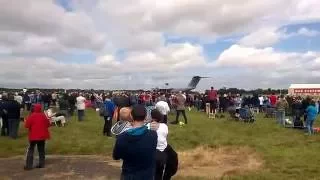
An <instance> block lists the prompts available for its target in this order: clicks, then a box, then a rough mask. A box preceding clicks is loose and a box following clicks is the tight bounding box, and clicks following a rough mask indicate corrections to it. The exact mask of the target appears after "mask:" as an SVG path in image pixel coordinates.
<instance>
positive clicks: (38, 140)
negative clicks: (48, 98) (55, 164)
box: [24, 104, 50, 170]
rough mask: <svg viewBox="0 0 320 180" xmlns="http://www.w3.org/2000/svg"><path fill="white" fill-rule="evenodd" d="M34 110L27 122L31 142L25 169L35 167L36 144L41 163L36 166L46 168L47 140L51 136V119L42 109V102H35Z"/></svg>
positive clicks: (26, 126)
mask: <svg viewBox="0 0 320 180" xmlns="http://www.w3.org/2000/svg"><path fill="white" fill-rule="evenodd" d="M33 110H34V111H33V112H32V113H31V115H30V116H29V117H28V118H27V120H26V122H25V128H28V129H29V133H28V136H29V143H30V145H29V147H28V151H27V161H26V166H25V167H24V169H25V170H31V169H32V168H33V154H34V148H35V146H36V145H37V148H38V152H39V164H38V165H37V166H36V167H37V168H44V164H45V141H46V140H47V139H49V138H50V134H49V127H50V121H49V119H48V118H47V116H46V115H45V114H44V113H43V112H42V111H41V104H35V105H34V109H33Z"/></svg>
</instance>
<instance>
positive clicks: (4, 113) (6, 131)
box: [0, 93, 10, 136]
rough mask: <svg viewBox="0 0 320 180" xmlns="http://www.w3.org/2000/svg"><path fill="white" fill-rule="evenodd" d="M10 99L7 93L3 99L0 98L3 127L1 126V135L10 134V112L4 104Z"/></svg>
mask: <svg viewBox="0 0 320 180" xmlns="http://www.w3.org/2000/svg"><path fill="white" fill-rule="evenodd" d="M7 101H8V96H7V94H5V93H4V94H3V95H2V99H1V100H0V115H1V118H2V127H1V136H9V133H10V132H9V124H8V113H7V111H6V110H5V109H4V105H5V104H6V103H7Z"/></svg>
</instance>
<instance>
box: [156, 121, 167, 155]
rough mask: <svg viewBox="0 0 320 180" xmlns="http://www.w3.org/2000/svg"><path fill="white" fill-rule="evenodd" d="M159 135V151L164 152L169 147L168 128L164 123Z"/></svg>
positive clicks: (160, 126) (158, 131) (161, 124)
mask: <svg viewBox="0 0 320 180" xmlns="http://www.w3.org/2000/svg"><path fill="white" fill-rule="evenodd" d="M157 134H158V143H157V150H159V151H161V152H163V151H164V150H165V149H166V148H167V145H168V143H167V136H168V126H167V125H166V124H164V123H159V128H158V130H157Z"/></svg>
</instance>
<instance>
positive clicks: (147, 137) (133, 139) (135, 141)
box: [113, 104, 158, 180]
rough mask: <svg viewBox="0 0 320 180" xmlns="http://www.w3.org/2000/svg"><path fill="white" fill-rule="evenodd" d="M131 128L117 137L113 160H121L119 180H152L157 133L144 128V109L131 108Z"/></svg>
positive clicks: (140, 107) (139, 107) (140, 106)
mask: <svg viewBox="0 0 320 180" xmlns="http://www.w3.org/2000/svg"><path fill="white" fill-rule="evenodd" d="M131 116H132V119H133V122H132V128H131V129H129V130H127V131H126V132H124V133H122V134H120V135H119V136H117V139H116V143H115V146H114V149H113V159H115V160H119V159H122V160H123V163H122V173H121V180H153V179H154V175H155V165H156V147H157V139H158V136H157V133H156V132H155V131H152V130H149V129H148V127H147V126H145V123H144V120H145V118H146V108H145V107H144V105H141V104H138V105H135V106H133V107H132V111H131Z"/></svg>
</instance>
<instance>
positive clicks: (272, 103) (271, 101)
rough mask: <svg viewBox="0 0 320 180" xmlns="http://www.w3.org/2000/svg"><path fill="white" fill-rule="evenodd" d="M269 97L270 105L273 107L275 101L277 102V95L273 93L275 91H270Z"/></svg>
mask: <svg viewBox="0 0 320 180" xmlns="http://www.w3.org/2000/svg"><path fill="white" fill-rule="evenodd" d="M280 98H281V97H280ZM269 99H270V104H271V107H275V106H276V103H277V96H276V95H275V93H272V95H271V96H270V97H269Z"/></svg>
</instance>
